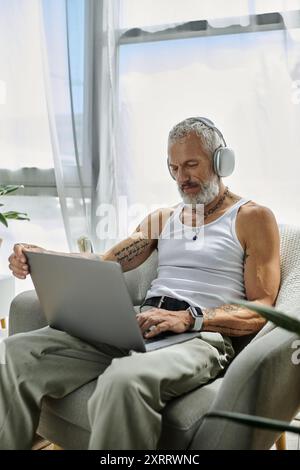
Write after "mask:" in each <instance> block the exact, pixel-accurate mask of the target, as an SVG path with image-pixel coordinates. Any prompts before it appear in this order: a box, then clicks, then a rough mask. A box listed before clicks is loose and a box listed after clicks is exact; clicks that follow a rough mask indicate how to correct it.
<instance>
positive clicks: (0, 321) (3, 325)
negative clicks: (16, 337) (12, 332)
mask: <svg viewBox="0 0 300 470" xmlns="http://www.w3.org/2000/svg"><path fill="white" fill-rule="evenodd" d="M0 323H1V328H2V330H5V329H6V320H5V318H1V320H0Z"/></svg>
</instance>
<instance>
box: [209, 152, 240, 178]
mask: <svg viewBox="0 0 300 470" xmlns="http://www.w3.org/2000/svg"><path fill="white" fill-rule="evenodd" d="M213 160H214V171H215V173H216V174H217V175H218V176H221V177H224V176H230V175H231V174H232V173H233V170H234V167H235V156H234V151H233V150H232V149H231V148H229V147H220V148H218V149H217V150H216V151H215V153H214V157H213Z"/></svg>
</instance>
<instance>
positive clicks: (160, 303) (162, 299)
mask: <svg viewBox="0 0 300 470" xmlns="http://www.w3.org/2000/svg"><path fill="white" fill-rule="evenodd" d="M165 297H166V296H165V295H162V296H161V298H160V300H159V302H158V306H157V308H160V307H161V306H162V304H163V303H164V301H165Z"/></svg>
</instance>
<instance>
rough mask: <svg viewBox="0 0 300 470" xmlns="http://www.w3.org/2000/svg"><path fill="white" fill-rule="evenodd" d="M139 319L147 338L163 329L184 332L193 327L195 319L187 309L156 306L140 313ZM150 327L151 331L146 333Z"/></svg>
mask: <svg viewBox="0 0 300 470" xmlns="http://www.w3.org/2000/svg"><path fill="white" fill-rule="evenodd" d="M137 320H138V324H139V326H140V328H141V331H142V333H143V335H144V336H145V338H147V339H148V338H153V337H154V336H157V335H158V334H159V333H162V332H163V331H173V332H174V333H184V332H185V331H188V330H189V329H190V328H191V326H192V324H193V321H194V319H193V318H192V316H191V314H190V313H189V312H188V311H187V310H178V311H173V310H165V309H163V308H156V307H153V308H151V309H149V310H147V311H145V312H143V313H138V314H137ZM151 327H152V328H151ZM149 329H151V331H150V332H149V333H146V331H147V330H149Z"/></svg>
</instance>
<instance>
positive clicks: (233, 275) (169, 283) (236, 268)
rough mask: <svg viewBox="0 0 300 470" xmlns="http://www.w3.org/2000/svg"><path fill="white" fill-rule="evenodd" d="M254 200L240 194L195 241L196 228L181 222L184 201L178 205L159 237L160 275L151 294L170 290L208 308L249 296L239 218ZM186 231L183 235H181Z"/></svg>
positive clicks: (153, 295) (177, 297)
mask: <svg viewBox="0 0 300 470" xmlns="http://www.w3.org/2000/svg"><path fill="white" fill-rule="evenodd" d="M249 200H250V199H245V198H242V199H240V200H239V201H238V202H237V203H236V204H234V205H233V206H231V207H230V208H229V209H228V210H227V212H225V213H224V214H223V215H222V216H220V217H219V218H218V219H216V220H215V221H213V222H211V223H209V224H206V225H202V227H201V229H200V232H199V234H198V238H197V240H195V241H194V240H193V236H194V235H195V231H196V230H195V229H196V227H193V228H192V227H188V226H187V225H184V224H182V222H181V220H180V218H179V216H180V213H181V211H182V209H183V207H184V203H181V204H179V206H178V207H177V208H176V209H175V211H174V212H173V214H172V215H171V216H170V217H169V219H168V220H167V222H166V224H165V226H164V228H163V231H162V233H161V235H160V237H159V239H158V270H157V274H158V276H157V278H156V279H154V280H153V281H152V283H151V286H150V288H149V289H148V291H147V294H146V298H149V297H156V296H161V295H166V296H168V297H173V298H176V299H180V300H185V301H186V302H188V303H189V304H190V305H193V306H195V307H203V308H206V307H212V308H213V307H218V306H219V305H222V304H225V303H228V299H245V298H246V296H245V287H244V261H243V259H244V250H243V248H242V246H241V244H240V242H239V240H238V238H237V235H236V228H235V223H236V216H237V213H238V210H239V208H240V207H241V206H242V205H244V204H246V203H247V202H248V201H249ZM182 231H184V237H182V236H178V234H182ZM166 234H170V237H169V239H167V238H166ZM176 237H177V238H176ZM179 238H180V239H179Z"/></svg>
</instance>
